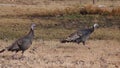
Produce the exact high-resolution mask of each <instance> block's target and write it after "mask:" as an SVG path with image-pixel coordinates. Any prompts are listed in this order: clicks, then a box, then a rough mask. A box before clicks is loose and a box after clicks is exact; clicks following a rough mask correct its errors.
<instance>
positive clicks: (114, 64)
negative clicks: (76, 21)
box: [0, 40, 120, 68]
mask: <svg viewBox="0 0 120 68" xmlns="http://www.w3.org/2000/svg"><path fill="white" fill-rule="evenodd" d="M12 42H13V40H12V41H7V42H6V41H2V40H1V41H0V49H2V48H4V47H6V46H8V45H9V44H11V43H12ZM86 46H87V47H90V50H89V49H87V47H85V46H83V45H82V44H79V45H78V44H76V43H65V44H61V43H60V42H59V41H42V40H36V41H33V44H32V46H31V47H30V49H28V50H27V51H26V52H25V54H24V56H25V58H23V59H18V58H19V57H20V56H21V52H19V53H18V55H17V59H13V58H12V57H11V56H12V55H13V54H14V53H12V52H7V51H5V52H4V53H1V54H0V68H120V42H118V41H115V40H89V41H87V43H86Z"/></svg>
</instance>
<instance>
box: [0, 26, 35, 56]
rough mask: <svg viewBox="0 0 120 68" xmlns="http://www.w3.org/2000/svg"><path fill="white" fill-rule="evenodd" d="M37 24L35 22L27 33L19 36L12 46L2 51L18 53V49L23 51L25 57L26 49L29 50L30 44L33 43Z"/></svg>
mask: <svg viewBox="0 0 120 68" xmlns="http://www.w3.org/2000/svg"><path fill="white" fill-rule="evenodd" d="M35 26H36V25H35V24H32V25H31V28H30V31H29V33H28V34H27V35H25V36H24V37H21V38H19V39H18V40H16V41H15V42H14V43H13V44H12V45H11V46H8V47H6V48H5V49H3V50H1V51H0V53H2V52H4V51H5V50H8V51H12V52H16V53H17V52H18V51H22V57H23V53H24V51H25V50H27V49H28V48H29V47H30V45H31V44H32V40H33V37H34V27H35Z"/></svg>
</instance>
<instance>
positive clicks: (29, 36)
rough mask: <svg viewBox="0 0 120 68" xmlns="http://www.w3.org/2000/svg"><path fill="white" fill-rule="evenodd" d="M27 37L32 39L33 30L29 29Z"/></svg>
mask: <svg viewBox="0 0 120 68" xmlns="http://www.w3.org/2000/svg"><path fill="white" fill-rule="evenodd" d="M27 37H28V38H30V39H33V37H34V30H33V29H32V28H31V29H30V31H29V33H28V34H27Z"/></svg>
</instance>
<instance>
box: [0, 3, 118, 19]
mask: <svg viewBox="0 0 120 68" xmlns="http://www.w3.org/2000/svg"><path fill="white" fill-rule="evenodd" d="M45 2H46V3H47V4H42V3H44V1H42V2H40V3H41V4H39V5H21V4H20V5H16V4H1V5H0V8H1V10H0V16H2V17H4V16H7V17H10V16H25V17H26V16H33V17H37V16H61V15H66V14H75V13H77V14H80V13H81V14H101V15H120V6H112V8H111V7H110V6H107V5H105V7H102V8H100V7H98V5H99V4H97V5H87V6H83V5H82V4H80V2H79V1H58V2H56V1H55V2H54V1H48V2H47V1H45ZM8 3H9V2H8ZM18 3H19V2H18ZM28 3H29V2H28ZM84 5H85V4H84Z"/></svg>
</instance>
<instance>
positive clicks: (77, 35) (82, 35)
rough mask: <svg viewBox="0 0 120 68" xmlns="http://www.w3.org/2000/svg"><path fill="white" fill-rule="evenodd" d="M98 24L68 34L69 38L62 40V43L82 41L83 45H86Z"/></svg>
mask: <svg viewBox="0 0 120 68" xmlns="http://www.w3.org/2000/svg"><path fill="white" fill-rule="evenodd" d="M98 26H99V25H98V24H94V25H93V27H91V28H88V29H83V30H78V31H76V32H74V33H72V34H71V35H70V36H68V37H67V39H64V40H62V41H61V43H66V42H76V43H78V44H79V43H80V42H82V43H83V45H85V41H86V40H87V39H88V38H89V36H90V34H91V33H93V32H94V30H95V29H96V28H97V27H98Z"/></svg>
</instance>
